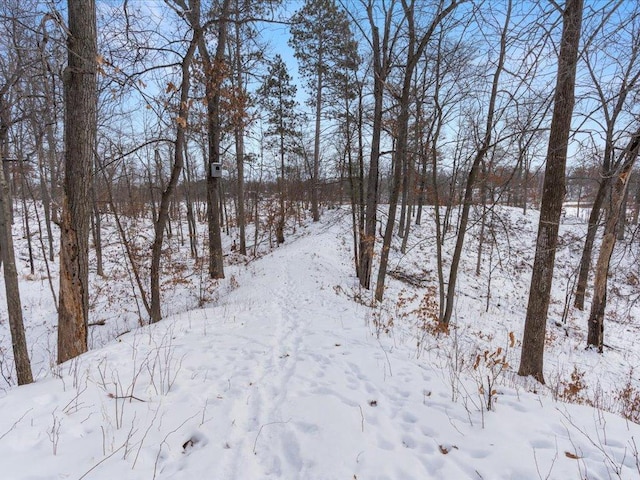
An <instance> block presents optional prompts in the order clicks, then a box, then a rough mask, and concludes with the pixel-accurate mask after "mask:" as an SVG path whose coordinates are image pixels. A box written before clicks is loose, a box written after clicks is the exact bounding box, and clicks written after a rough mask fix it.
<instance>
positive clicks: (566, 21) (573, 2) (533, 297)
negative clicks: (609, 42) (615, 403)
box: [518, 0, 583, 383]
mask: <svg viewBox="0 0 640 480" xmlns="http://www.w3.org/2000/svg"><path fill="white" fill-rule="evenodd" d="M557 8H558V9H559V10H560V7H559V6H557ZM582 10H583V0H567V1H566V3H565V6H564V9H562V10H561V11H560V13H561V15H562V17H563V28H562V38H561V41H560V53H559V58H558V72H557V81H556V90H555V97H554V109H553V116H552V119H551V131H550V134H549V146H548V149H547V159H546V162H547V164H546V168H545V177H544V186H543V196H542V206H541V208H540V223H539V227H538V236H537V240H536V254H535V260H534V264H533V275H532V277H531V287H530V290H529V303H528V305H527V317H526V321H525V326H524V338H523V340H522V354H521V359H520V368H519V370H518V374H519V375H523V376H527V375H531V376H533V377H534V378H535V379H536V380H538V381H539V382H540V383H544V373H543V358H544V340H545V333H546V326H547V312H548V310H549V299H550V296H551V282H552V281H553V268H554V264H555V256H556V246H557V243H558V229H559V226H560V216H561V214H562V202H563V200H564V195H565V168H566V163H567V149H568V144H569V133H570V130H571V119H572V116H573V106H574V103H575V79H576V66H577V63H578V48H579V44H580V33H581V25H582Z"/></svg>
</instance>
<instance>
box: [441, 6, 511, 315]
mask: <svg viewBox="0 0 640 480" xmlns="http://www.w3.org/2000/svg"><path fill="white" fill-rule="evenodd" d="M511 5H512V2H511V0H509V2H508V6H507V13H506V17H505V21H504V26H503V28H502V32H501V35H500V53H499V57H498V65H497V66H496V71H495V72H494V74H493V79H492V83H491V97H490V98H489V105H488V107H487V108H488V111H487V122H486V125H485V133H484V138H483V140H482V144H481V145H480V146H479V148H478V151H477V153H476V156H475V158H474V159H473V164H472V165H471V170H469V176H468V177H467V185H466V187H465V191H464V200H463V203H462V212H461V215H460V222H459V224H458V225H459V227H458V236H457V238H456V246H455V248H454V251H453V256H452V258H451V268H450V269H449V284H448V285H447V296H446V299H445V308H444V314H443V315H442V317H441V318H440V322H441V323H442V324H443V325H448V324H449V322H450V321H451V316H452V314H453V303H454V301H453V300H454V296H455V292H456V282H457V278H458V267H459V265H460V258H461V256H462V247H463V245H464V237H465V235H466V233H467V224H468V222H469V211H470V210H471V203H472V201H473V189H474V187H475V183H476V178H477V176H478V170H479V168H480V166H481V164H482V162H484V159H485V157H486V155H487V152H488V151H489V148H490V146H491V132H492V130H493V128H494V115H495V107H496V99H497V96H498V86H499V82H500V75H501V73H502V70H503V68H504V62H505V56H506V50H507V31H508V28H509V22H510V18H511Z"/></svg>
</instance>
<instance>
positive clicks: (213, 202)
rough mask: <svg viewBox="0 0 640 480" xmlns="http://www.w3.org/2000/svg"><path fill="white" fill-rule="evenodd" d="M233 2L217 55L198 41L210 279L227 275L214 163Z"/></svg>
mask: <svg viewBox="0 0 640 480" xmlns="http://www.w3.org/2000/svg"><path fill="white" fill-rule="evenodd" d="M230 3H231V1H230V0H224V3H223V5H222V9H221V13H220V19H219V26H218V45H217V47H216V53H215V57H214V58H213V59H211V55H210V54H209V50H208V49H207V45H206V42H205V38H204V37H201V38H200V40H199V44H198V51H199V52H200V55H201V57H202V60H203V63H204V67H205V73H206V85H205V93H206V98H207V136H208V140H209V151H208V154H209V158H208V163H207V219H208V224H209V225H208V233H209V277H210V278H224V264H223V262H222V238H221V232H220V203H219V198H220V178H218V177H216V176H214V175H213V165H215V164H219V163H220V160H221V155H220V137H221V134H222V125H221V123H220V122H221V119H220V101H221V92H220V87H221V84H222V80H223V77H224V58H225V50H226V43H227V32H228V28H227V27H228V15H229V6H230Z"/></svg>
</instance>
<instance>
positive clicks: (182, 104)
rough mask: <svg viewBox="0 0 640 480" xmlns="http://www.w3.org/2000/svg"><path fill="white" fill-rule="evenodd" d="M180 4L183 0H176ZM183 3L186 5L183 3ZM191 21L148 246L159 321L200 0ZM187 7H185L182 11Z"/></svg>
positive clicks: (154, 319) (198, 32)
mask: <svg viewBox="0 0 640 480" xmlns="http://www.w3.org/2000/svg"><path fill="white" fill-rule="evenodd" d="M177 3H179V4H181V3H182V2H180V1H178V2H177ZM182 7H186V5H184V4H183V5H182ZM189 7H190V8H189V10H188V11H190V12H191V13H190V15H192V16H193V19H192V20H191V24H192V25H196V26H197V27H196V28H194V29H193V30H192V35H191V40H190V42H189V46H188V48H187V51H186V53H185V54H184V57H183V58H182V60H181V63H180V75H181V78H180V86H179V87H178V89H179V92H180V96H179V99H178V101H179V103H178V112H177V117H176V119H175V123H176V140H175V143H174V147H173V165H172V167H171V175H170V177H169V181H168V183H167V184H166V186H165V187H164V189H163V191H162V196H161V198H160V205H159V207H158V214H157V216H156V219H155V224H154V239H153V244H152V246H151V321H152V322H158V321H160V319H161V318H162V313H161V311H160V305H161V299H160V256H161V254H162V243H163V239H164V231H165V228H166V225H167V221H168V219H169V205H170V202H171V199H172V197H173V194H174V192H175V189H176V186H177V185H178V181H179V180H180V174H181V173H182V168H183V166H184V152H185V149H186V136H185V131H186V129H187V125H188V121H189V89H190V86H191V72H190V69H191V63H192V61H193V57H194V55H195V52H196V48H197V46H198V44H199V42H200V38H201V36H202V30H201V29H200V28H199V26H200V18H199V15H200V0H191V2H190V5H189ZM186 11H187V10H186V9H185V12H186Z"/></svg>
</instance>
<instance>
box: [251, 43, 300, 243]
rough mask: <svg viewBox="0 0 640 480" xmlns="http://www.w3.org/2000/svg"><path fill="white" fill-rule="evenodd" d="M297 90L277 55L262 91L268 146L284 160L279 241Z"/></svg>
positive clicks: (294, 130)
mask: <svg viewBox="0 0 640 480" xmlns="http://www.w3.org/2000/svg"><path fill="white" fill-rule="evenodd" d="M296 91H297V88H296V86H295V85H294V84H292V83H291V76H290V75H289V72H288V71H287V65H286V64H285V63H284V60H282V57H281V56H280V55H276V56H275V58H274V59H273V62H272V63H271V66H270V67H269V72H268V74H267V77H266V78H265V80H264V82H263V84H262V86H261V87H260V90H259V91H258V94H259V95H260V104H261V105H262V107H263V108H264V109H265V113H266V115H267V116H266V119H265V120H266V122H267V124H268V128H267V130H266V131H265V137H266V138H267V139H268V142H267V146H269V147H271V149H272V150H274V151H275V152H276V154H277V156H278V159H279V162H280V165H279V173H278V190H279V196H280V202H279V203H280V211H279V217H278V222H277V226H276V240H277V242H278V243H283V242H284V225H285V218H286V205H285V204H286V199H287V193H286V178H285V174H286V167H285V163H286V162H285V161H286V156H287V154H288V153H291V152H292V151H293V150H294V148H295V144H294V139H295V136H296V134H297V127H298V123H299V116H298V115H297V113H296V108H297V102H296Z"/></svg>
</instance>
